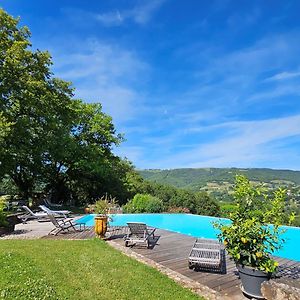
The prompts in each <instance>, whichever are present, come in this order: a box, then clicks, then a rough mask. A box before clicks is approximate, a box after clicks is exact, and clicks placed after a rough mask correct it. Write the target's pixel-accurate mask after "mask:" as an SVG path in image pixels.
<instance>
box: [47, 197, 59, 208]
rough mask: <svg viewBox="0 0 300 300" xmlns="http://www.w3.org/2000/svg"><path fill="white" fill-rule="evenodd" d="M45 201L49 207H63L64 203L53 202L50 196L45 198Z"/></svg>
mask: <svg viewBox="0 0 300 300" xmlns="http://www.w3.org/2000/svg"><path fill="white" fill-rule="evenodd" d="M44 203H45V204H46V205H47V206H48V207H62V204H59V203H53V202H51V201H50V200H49V199H48V198H45V199H44Z"/></svg>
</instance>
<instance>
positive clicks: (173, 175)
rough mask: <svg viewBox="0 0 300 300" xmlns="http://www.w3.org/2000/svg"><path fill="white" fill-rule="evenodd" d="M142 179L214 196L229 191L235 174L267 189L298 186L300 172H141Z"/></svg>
mask: <svg viewBox="0 0 300 300" xmlns="http://www.w3.org/2000/svg"><path fill="white" fill-rule="evenodd" d="M139 173H140V174H141V175H142V177H143V178H144V179H147V180H150V181H156V182H158V183H163V184H168V185H172V186H175V187H178V188H184V189H189V190H192V191H199V190H207V191H208V192H213V193H214V194H216V193H217V194H218V193H222V194H223V193H224V192H225V191H227V192H229V193H230V191H231V190H232V186H233V183H234V181H235V175H236V174H244V175H245V176H247V177H248V178H249V179H250V180H251V181H255V182H261V183H265V184H266V185H267V186H269V187H270V188H276V187H278V186H287V187H291V188H293V187H296V186H298V185H300V171H291V170H273V169H239V168H200V169H170V170H159V169H150V170H140V171H139Z"/></svg>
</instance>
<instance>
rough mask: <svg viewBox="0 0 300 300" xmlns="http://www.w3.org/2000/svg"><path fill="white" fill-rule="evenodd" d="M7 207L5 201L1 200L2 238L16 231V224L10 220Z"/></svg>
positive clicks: (0, 233) (0, 224) (0, 228)
mask: <svg viewBox="0 0 300 300" xmlns="http://www.w3.org/2000/svg"><path fill="white" fill-rule="evenodd" d="M5 207H6V205H5V203H4V201H3V200H2V199H0V236H1V235H3V234H6V233H9V232H12V231H14V228H15V224H14V223H12V222H11V221H10V220H8V216H7V212H6V211H5V210H4V209H5Z"/></svg>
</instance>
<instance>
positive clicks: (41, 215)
mask: <svg viewBox="0 0 300 300" xmlns="http://www.w3.org/2000/svg"><path fill="white" fill-rule="evenodd" d="M22 208H23V209H24V210H25V211H26V214H24V215H21V216H18V218H19V219H21V220H22V222H23V223H25V222H26V221H27V220H30V219H36V220H38V221H41V220H46V219H48V215H47V213H45V212H33V211H32V210H31V209H30V208H29V207H28V206H26V205H23V206H22Z"/></svg>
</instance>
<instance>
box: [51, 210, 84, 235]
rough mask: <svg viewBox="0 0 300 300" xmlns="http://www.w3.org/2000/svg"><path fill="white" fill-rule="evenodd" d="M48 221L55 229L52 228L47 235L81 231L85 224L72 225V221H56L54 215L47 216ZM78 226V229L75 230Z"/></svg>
mask: <svg viewBox="0 0 300 300" xmlns="http://www.w3.org/2000/svg"><path fill="white" fill-rule="evenodd" d="M48 216H49V219H50V221H51V222H52V223H53V225H54V226H55V228H53V229H52V230H51V231H50V232H49V234H53V235H58V234H59V233H60V232H69V231H82V230H85V223H74V222H73V220H72V219H71V220H65V219H61V220H58V219H57V218H55V215H54V214H51V213H49V214H48ZM76 226H79V229H77V228H76Z"/></svg>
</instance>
